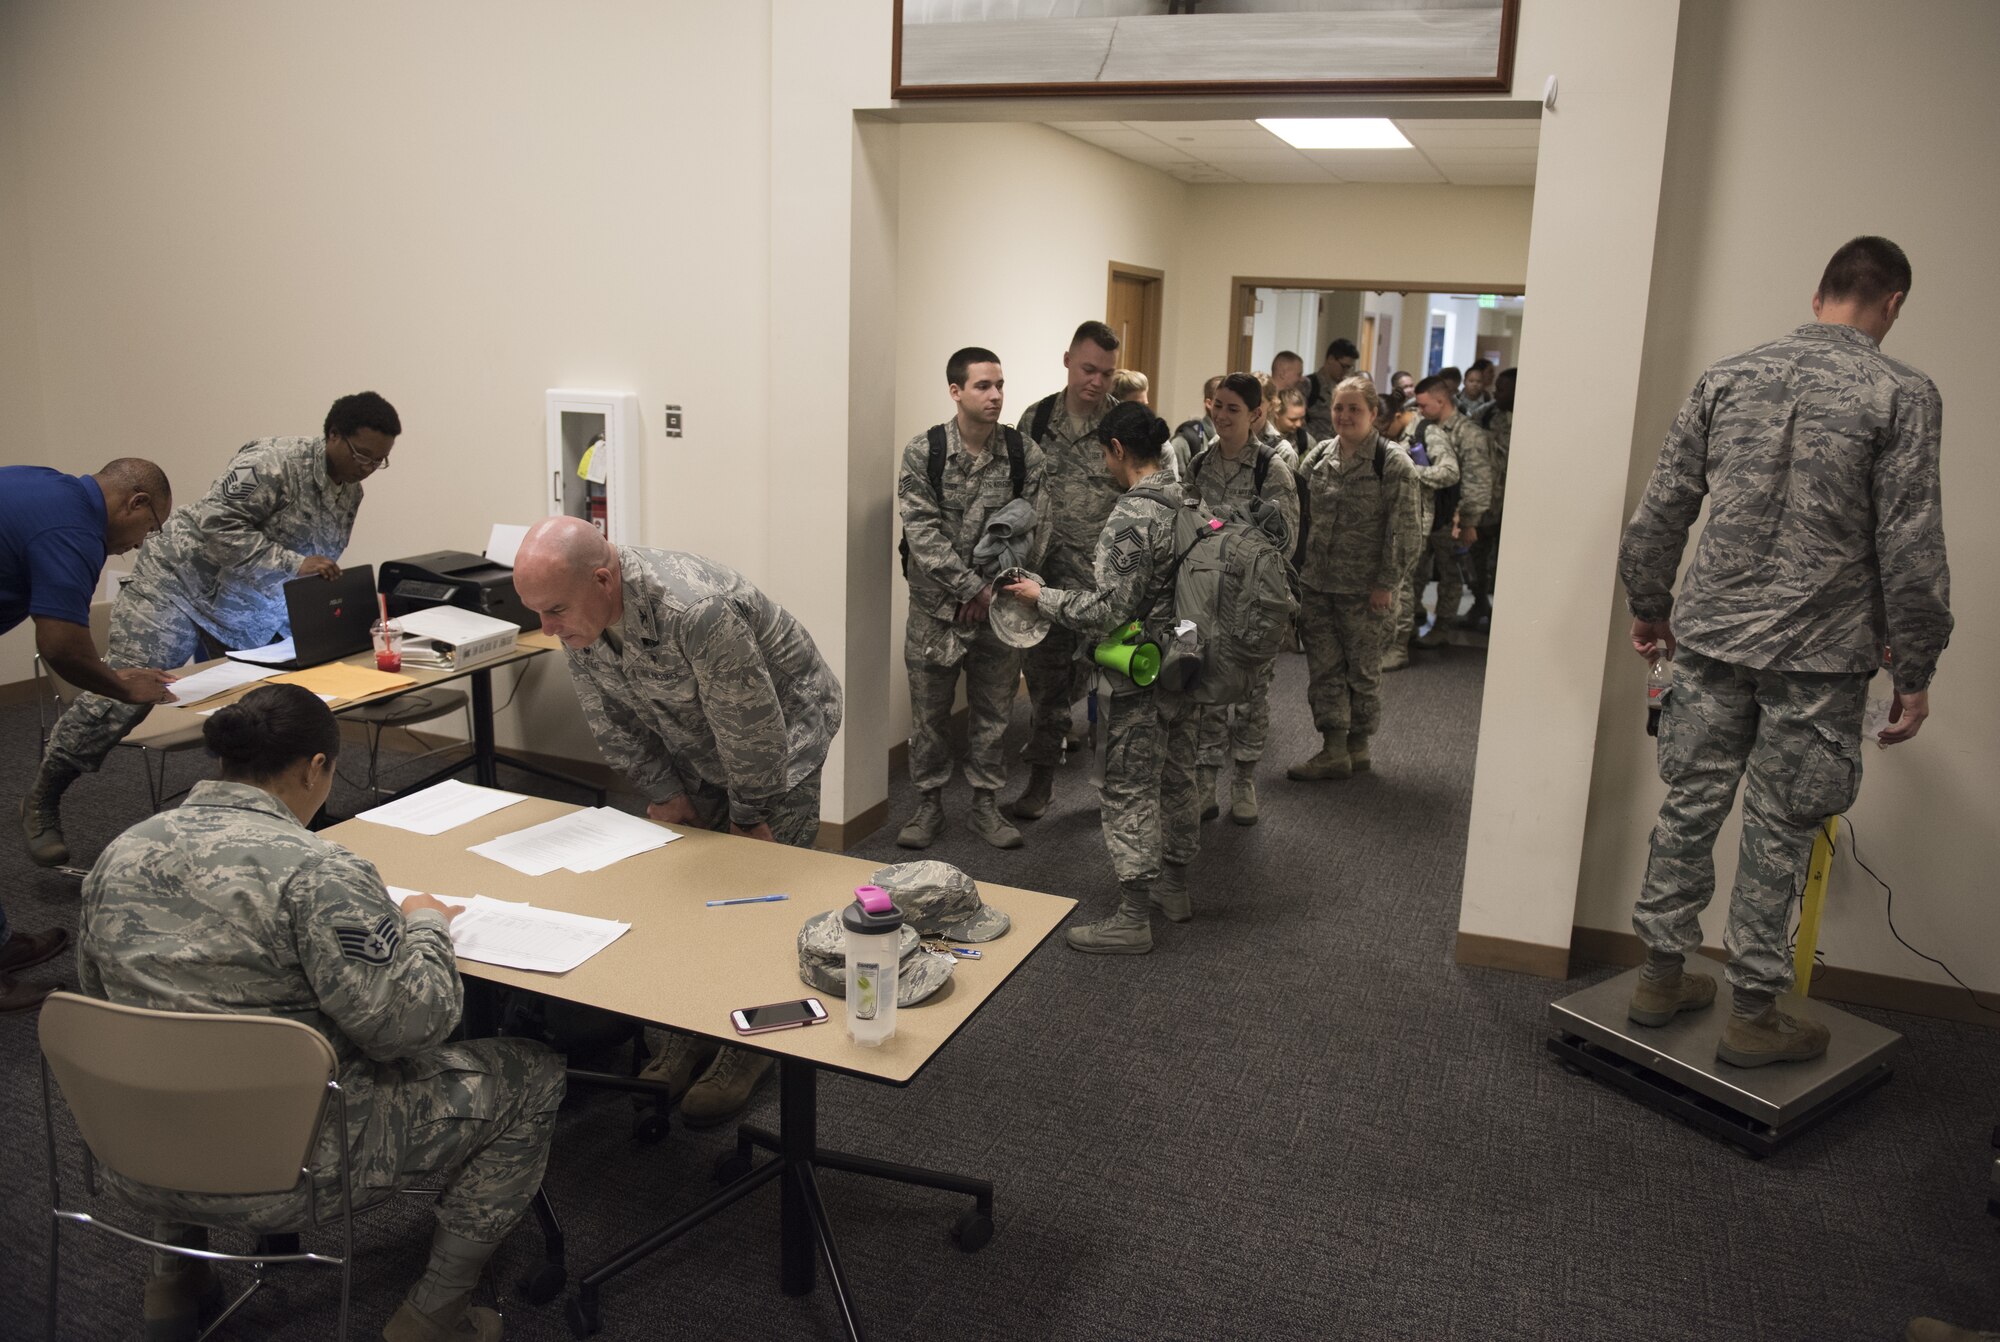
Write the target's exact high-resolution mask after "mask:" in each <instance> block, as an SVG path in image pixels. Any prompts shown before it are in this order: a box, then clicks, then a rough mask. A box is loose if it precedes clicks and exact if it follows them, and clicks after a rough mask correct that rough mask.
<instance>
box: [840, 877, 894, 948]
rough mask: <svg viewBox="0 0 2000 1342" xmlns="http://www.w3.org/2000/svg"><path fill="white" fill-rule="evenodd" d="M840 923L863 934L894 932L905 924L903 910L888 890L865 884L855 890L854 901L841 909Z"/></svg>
mask: <svg viewBox="0 0 2000 1342" xmlns="http://www.w3.org/2000/svg"><path fill="white" fill-rule="evenodd" d="M864 892H865V894H864ZM840 925H841V926H842V927H844V928H846V929H847V930H848V931H850V932H855V933H858V934H860V935H862V936H874V935H878V934H881V933H884V932H894V931H895V930H896V929H897V928H899V927H901V926H902V925H903V911H902V910H901V909H899V908H897V907H896V904H895V901H894V900H892V899H890V898H889V892H888V891H886V890H884V889H882V888H881V887H880V886H875V885H864V886H862V887H861V888H860V889H859V890H856V891H855V892H854V902H853V903H852V904H849V905H848V906H847V907H846V908H844V909H842V910H841V911H840Z"/></svg>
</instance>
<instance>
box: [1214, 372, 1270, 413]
mask: <svg viewBox="0 0 2000 1342" xmlns="http://www.w3.org/2000/svg"><path fill="white" fill-rule="evenodd" d="M1216 390H1217V391H1218V392H1224V391H1226V392H1228V393H1230V394H1231V395H1232V396H1235V397H1236V398H1237V399H1238V400H1240V401H1242V402H1243V406H1244V408H1245V409H1246V410H1248V411H1249V412H1250V413H1251V414H1253V415H1254V414H1256V413H1257V412H1258V411H1259V410H1261V409H1263V406H1264V388H1263V386H1262V385H1261V384H1260V383H1259V382H1258V381H1257V379H1256V378H1254V377H1252V376H1251V375H1250V374H1248V373H1231V374H1230V375H1229V376H1227V377H1225V378H1223V379H1222V385H1221V386H1219V387H1217V388H1216Z"/></svg>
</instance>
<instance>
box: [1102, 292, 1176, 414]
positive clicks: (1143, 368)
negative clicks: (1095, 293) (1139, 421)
mask: <svg viewBox="0 0 2000 1342" xmlns="http://www.w3.org/2000/svg"><path fill="white" fill-rule="evenodd" d="M1165 279H1166V277H1165V275H1163V274H1162V273H1161V272H1160V271H1157V270H1149V269H1147V268H1146V267H1144V266H1133V265H1127V264H1125V263H1124V262H1122V261H1113V262H1112V263H1111V285H1110V289H1109V292H1108V293H1107V294H1106V297H1105V302H1104V306H1105V317H1104V321H1105V324H1106V325H1108V326H1109V327H1110V328H1111V329H1112V330H1113V331H1114V332H1116V333H1117V335H1118V366H1119V367H1120V368H1130V369H1132V370H1133V371H1135V372H1140V373H1144V374H1145V375H1146V381H1147V383H1148V384H1149V385H1150V386H1151V388H1152V391H1151V393H1150V395H1149V397H1148V399H1149V400H1150V401H1151V402H1152V404H1153V405H1154V407H1155V408H1157V407H1158V406H1159V405H1160V403H1161V397H1162V394H1163V391H1162V388H1161V386H1160V325H1161V323H1160V310H1161V309H1160V296H1161V290H1162V288H1163V287H1164V285H1165Z"/></svg>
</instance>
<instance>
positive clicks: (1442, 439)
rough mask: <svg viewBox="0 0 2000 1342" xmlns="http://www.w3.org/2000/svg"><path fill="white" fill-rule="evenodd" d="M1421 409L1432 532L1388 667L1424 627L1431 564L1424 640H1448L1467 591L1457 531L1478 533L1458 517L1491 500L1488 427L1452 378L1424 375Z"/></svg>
mask: <svg viewBox="0 0 2000 1342" xmlns="http://www.w3.org/2000/svg"><path fill="white" fill-rule="evenodd" d="M1417 412H1418V414H1419V416H1421V422H1420V423H1418V425H1417V426H1416V436H1415V437H1414V438H1413V439H1412V440H1411V443H1410V459H1411V460H1412V461H1415V462H1416V463H1417V479H1418V481H1419V483H1421V484H1422V485H1423V490H1422V492H1421V494H1420V495H1419V496H1418V501H1417V502H1418V514H1419V521H1420V523H1421V534H1422V536H1423V537H1425V539H1424V540H1421V541H1419V542H1418V555H1417V562H1416V565H1415V566H1414V568H1412V570H1411V572H1410V578H1409V581H1408V582H1406V583H1404V584H1403V591H1402V595H1401V596H1400V597H1399V598H1398V600H1397V606H1396V627H1395V629H1394V631H1393V632H1392V633H1391V635H1390V638H1389V644H1388V648H1387V650H1386V651H1385V652H1384V653H1383V656H1382V669H1383V670H1384V671H1394V670H1397V669H1399V668H1401V667H1405V666H1408V665H1409V664H1410V650H1409V644H1410V636H1411V635H1412V634H1413V633H1415V632H1416V627H1417V620H1418V618H1419V615H1420V614H1421V612H1422V609H1423V597H1422V593H1423V588H1424V583H1425V581H1426V578H1425V574H1426V571H1427V570H1428V571H1430V572H1431V573H1433V574H1435V576H1436V578H1437V586H1438V595H1437V616H1436V619H1435V622H1434V623H1433V624H1432V626H1431V632H1430V633H1429V634H1428V635H1426V636H1425V637H1424V638H1423V639H1421V640H1419V642H1421V643H1422V644H1423V645H1424V646H1426V647H1435V646H1437V645H1438V644H1441V643H1443V642H1444V638H1445V633H1444V627H1445V621H1447V620H1449V619H1451V618H1452V617H1454V616H1456V615H1457V614H1458V603H1459V600H1460V598H1461V597H1463V596H1464V594H1465V584H1464V579H1463V577H1462V576H1461V575H1460V573H1459V569H1458V544H1457V540H1456V539H1455V535H1456V534H1465V538H1466V539H1467V540H1468V541H1471V540H1474V539H1477V534H1478V533H1477V532H1476V531H1471V532H1468V533H1458V532H1456V529H1455V522H1456V520H1457V519H1459V518H1462V517H1467V516H1469V517H1473V518H1483V517H1484V516H1485V514H1486V509H1487V507H1488V506H1489V504H1490V502H1491V490H1492V475H1491V472H1490V471H1489V470H1488V465H1487V454H1486V434H1485V432H1484V431H1483V430H1482V429H1480V427H1479V426H1478V425H1477V424H1474V423H1473V422H1472V421H1471V420H1469V419H1467V418H1465V416H1463V415H1461V414H1459V413H1458V405H1457V402H1456V400H1455V398H1454V396H1453V393H1452V385H1451V383H1449V382H1448V381H1446V380H1445V379H1444V377H1443V376H1442V375H1433V376H1431V377H1427V378H1425V379H1424V380H1423V381H1422V382H1419V383H1418V384H1417Z"/></svg>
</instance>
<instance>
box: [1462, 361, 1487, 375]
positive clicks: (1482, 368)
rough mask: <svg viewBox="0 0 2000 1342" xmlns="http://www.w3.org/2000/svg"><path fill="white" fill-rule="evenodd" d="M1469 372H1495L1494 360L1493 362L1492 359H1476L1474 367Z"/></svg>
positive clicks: (1473, 362) (1473, 363)
mask: <svg viewBox="0 0 2000 1342" xmlns="http://www.w3.org/2000/svg"><path fill="white" fill-rule="evenodd" d="M1467 371H1468V372H1474V373H1490V372H1492V371H1493V360H1491V359H1474V360H1473V361H1472V367H1471V368H1470V369H1468V370H1467Z"/></svg>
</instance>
